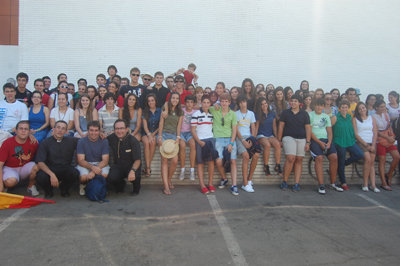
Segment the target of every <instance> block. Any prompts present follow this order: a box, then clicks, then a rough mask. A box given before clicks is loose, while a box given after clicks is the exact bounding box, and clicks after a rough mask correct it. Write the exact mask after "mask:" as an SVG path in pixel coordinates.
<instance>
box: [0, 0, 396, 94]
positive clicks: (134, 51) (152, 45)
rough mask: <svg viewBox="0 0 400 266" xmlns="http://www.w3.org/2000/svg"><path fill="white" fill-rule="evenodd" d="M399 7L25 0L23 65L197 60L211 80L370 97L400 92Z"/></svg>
mask: <svg viewBox="0 0 400 266" xmlns="http://www.w3.org/2000/svg"><path fill="white" fill-rule="evenodd" d="M399 10H400V1H396V0H381V1H375V0H352V1H348V0H314V1H312V0H302V1H298V0H276V1H275V0H260V1H256V0H248V1H238V0H229V1H228V0H222V1H217V0H202V1H195V0H175V1H164V0H147V1H123V0H116V1H99V0H88V1H81V0H70V1H61V0H35V1H29V0H21V1H20V45H19V48H20V51H19V60H18V61H19V66H18V71H20V70H21V71H26V72H27V73H28V74H29V75H30V77H31V80H32V81H33V79H34V78H37V77H41V76H43V75H50V76H51V77H52V78H53V79H54V80H55V78H56V75H57V74H58V73H60V72H66V73H67V74H68V76H69V80H70V81H73V82H76V80H77V79H78V78H80V77H85V78H87V79H88V80H89V82H90V83H94V82H95V76H96V74H98V73H105V72H106V68H107V66H108V65H109V64H115V65H116V66H117V67H118V69H119V71H120V73H119V74H120V75H122V76H127V75H128V73H129V69H130V68H131V67H133V66H138V67H139V68H140V69H141V70H142V72H150V73H154V72H155V71H158V70H161V71H163V72H164V73H165V74H169V73H171V72H174V71H175V70H177V69H178V68H180V67H183V66H184V67H186V66H187V64H188V63H190V62H194V63H196V64H197V66H198V70H197V72H198V74H199V76H200V79H199V84H200V85H202V86H211V87H214V85H215V83H216V82H217V81H221V80H222V81H224V82H225V83H226V84H227V85H228V87H231V86H233V85H240V84H241V81H242V80H243V79H244V78H246V77H250V78H252V79H253V80H254V82H255V83H264V84H266V83H270V82H271V83H273V84H275V85H283V86H286V85H290V86H292V87H293V88H294V89H297V88H298V86H299V83H300V81H301V80H302V79H307V80H309V81H310V85H311V87H312V88H317V87H321V88H323V89H326V90H327V89H331V88H334V87H337V88H339V89H341V90H342V91H343V90H345V89H346V88H348V87H350V86H352V87H356V88H360V89H361V91H362V92H363V96H362V98H364V97H365V96H366V94H367V93H370V92H371V93H377V92H381V93H385V94H387V92H388V91H389V90H392V89H396V90H398V86H399V84H400V75H399V73H400V64H399V62H400V52H399V51H400V49H399V47H400V34H399V33H400V30H399V29H400V16H399V15H398V11H399ZM5 65H6V64H4V63H2V64H1V69H0V70H1V71H0V72H3V69H4V68H7V66H5ZM15 74H16V73H14V75H13V76H15ZM53 84H54V83H53ZM31 87H33V85H32V84H31V86H30V88H31Z"/></svg>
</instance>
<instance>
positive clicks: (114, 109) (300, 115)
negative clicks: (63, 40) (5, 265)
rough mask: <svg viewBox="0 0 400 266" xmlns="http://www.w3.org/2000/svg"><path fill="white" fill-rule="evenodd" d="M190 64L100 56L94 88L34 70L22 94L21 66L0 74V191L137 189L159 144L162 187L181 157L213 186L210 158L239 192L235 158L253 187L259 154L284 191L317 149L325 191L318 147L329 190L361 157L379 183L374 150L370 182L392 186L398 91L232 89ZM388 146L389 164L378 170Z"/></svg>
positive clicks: (245, 85)
mask: <svg viewBox="0 0 400 266" xmlns="http://www.w3.org/2000/svg"><path fill="white" fill-rule="evenodd" d="M195 71H196V65H194V64H189V65H188V67H187V69H185V68H181V69H179V70H178V71H176V72H175V73H172V74H171V75H168V76H167V77H165V76H164V74H163V73H162V72H160V71H158V72H156V73H155V74H154V77H153V76H152V75H151V74H147V73H146V74H141V73H140V70H139V68H137V67H134V68H132V69H131V70H130V78H126V77H123V78H122V77H120V76H119V75H118V74H117V73H118V71H117V68H116V67H115V66H114V65H110V66H109V67H108V69H107V73H108V75H109V77H108V78H107V77H106V76H105V75H104V74H98V75H97V77H96V83H97V85H96V86H93V85H88V84H87V81H86V80H85V79H84V78H81V79H79V80H78V81H77V84H76V87H75V84H74V83H70V82H69V81H68V78H67V75H66V74H65V73H61V74H59V75H58V76H57V86H56V87H55V88H51V78H50V77H49V76H44V77H42V78H38V79H36V80H35V81H34V83H33V86H34V91H32V92H31V91H30V90H28V89H27V84H28V81H29V79H28V75H27V74H26V73H19V74H18V75H17V76H16V84H13V83H12V82H8V83H6V84H4V86H3V93H4V96H5V99H4V100H2V101H0V129H1V130H0V138H1V142H2V145H1V148H0V177H1V182H0V191H6V190H8V189H11V188H12V187H14V186H16V185H17V184H18V183H19V182H20V180H22V179H29V181H28V187H27V190H28V192H29V193H30V194H31V195H32V196H38V195H39V191H38V188H37V186H39V187H40V188H41V189H42V190H43V191H44V193H45V196H46V197H52V196H53V188H57V187H59V189H60V193H61V195H62V196H65V197H66V196H69V195H70V194H69V193H70V188H71V186H72V185H73V183H74V182H76V181H78V182H79V184H80V186H79V194H80V195H85V193H86V192H87V189H88V184H89V183H90V182H92V181H93V180H95V179H102V180H105V181H106V186H107V188H109V189H113V190H115V191H116V192H122V191H124V187H125V185H126V179H127V181H128V182H131V183H132V191H131V192H132V193H133V194H138V193H139V192H140V188H141V187H140V183H141V177H142V175H144V176H146V177H149V176H150V175H151V174H152V161H153V157H154V154H155V153H156V151H157V147H159V152H160V155H161V178H162V184H163V193H164V194H166V195H170V194H171V193H172V190H173V189H174V185H173V183H172V177H173V175H174V173H175V171H176V168H177V167H178V163H179V166H180V168H181V169H180V174H179V177H178V178H179V179H180V180H183V179H185V178H186V177H187V174H188V173H187V171H186V169H185V165H186V160H188V161H189V165H190V170H189V171H188V172H189V179H190V180H195V179H196V177H197V178H198V182H199V185H200V191H201V193H203V194H208V193H213V192H215V190H216V189H215V187H214V181H213V177H214V169H215V166H216V168H217V171H218V172H219V174H220V176H221V180H220V182H219V185H218V187H219V188H224V187H226V186H228V183H229V181H228V175H227V174H228V173H230V174H229V176H230V177H231V183H230V191H231V193H232V194H233V195H238V194H239V189H238V172H237V162H236V161H237V158H238V156H241V158H242V161H241V162H242V167H241V169H242V173H241V179H242V180H243V181H242V186H241V189H242V190H244V191H246V192H254V183H253V176H254V172H255V170H256V166H257V163H258V160H259V158H260V157H262V160H263V165H264V166H263V170H264V173H265V175H266V176H269V175H271V173H272V172H273V173H275V174H277V175H279V176H281V178H282V183H281V184H280V188H281V189H283V190H285V189H288V188H289V184H288V183H289V177H290V175H291V173H293V176H294V182H293V185H292V186H291V189H292V191H295V192H296V191H300V179H301V173H302V166H303V158H304V156H305V154H306V153H307V152H310V153H311V155H312V157H313V158H314V159H315V173H316V176H317V180H318V192H319V193H320V194H325V193H326V190H325V181H324V169H323V168H324V167H323V160H324V157H327V159H328V161H329V169H327V170H328V172H329V177H330V180H329V187H330V188H332V189H333V190H335V191H339V192H341V191H344V190H349V186H348V185H347V181H346V176H345V166H346V165H349V164H352V163H353V162H356V161H358V160H361V159H363V160H364V166H363V182H362V186H361V188H362V190H363V191H369V190H372V191H374V192H380V189H379V188H378V186H377V184H376V180H375V179H376V171H375V158H376V157H377V161H378V168H377V169H378V173H379V177H380V179H381V183H380V188H381V189H384V190H386V191H391V190H392V188H391V186H392V178H393V173H394V171H395V169H396V167H397V166H398V163H399V160H400V155H399V150H400V146H399V143H400V119H399V115H400V106H399V94H398V93H397V92H396V91H391V92H390V93H389V95H388V102H387V103H386V102H385V100H384V96H383V95H380V94H370V95H368V96H367V97H366V99H365V102H362V101H361V99H360V97H361V93H360V91H359V90H358V89H355V88H348V89H347V90H346V91H345V92H343V93H341V92H340V90H338V89H336V88H334V89H332V90H329V91H324V90H323V89H321V88H316V89H314V90H312V89H310V87H309V83H308V81H306V80H303V81H302V82H301V83H300V86H299V88H298V89H297V90H295V89H292V88H291V87H289V86H287V87H285V88H283V87H281V86H277V87H276V88H275V87H274V85H272V84H267V85H266V86H264V85H263V84H257V85H255V84H254V83H253V81H252V80H251V79H250V78H246V79H244V80H243V82H242V84H241V86H234V87H232V88H231V89H228V88H226V87H225V84H224V82H218V83H217V84H216V86H215V89H214V90H213V89H211V88H210V87H205V88H203V87H201V86H199V85H198V83H197V82H198V79H199V77H198V75H197V74H196V73H195ZM140 78H141V80H142V84H141V83H140V82H139V79H140ZM164 82H165V85H166V86H164ZM152 84H153V85H152ZM75 88H76V89H75ZM140 142H142V144H143V145H142V146H143V150H144V151H143V152H144V161H142V160H141V152H142V151H141V146H140ZM396 142H397V147H396ZM186 147H189V149H186ZM271 148H273V150H274V164H272V165H270V151H271ZM187 150H188V151H189V152H188V154H186V153H187V152H186V151H187ZM282 152H283V154H284V156H285V162H284V165H283V166H281V154H282ZM261 153H262V156H261ZM387 153H389V154H390V155H391V164H390V168H389V169H386V168H385V165H386V157H387ZM348 154H349V155H348ZM186 155H188V156H186ZM186 157H188V158H186ZM205 164H206V165H207V169H208V175H207V177H208V182H206V180H205V179H206V174H205V169H204V165H205ZM196 167H197V174H196ZM239 174H240V173H239ZM337 175H338V176H339V182H336V177H337ZM36 185H37V186H36Z"/></svg>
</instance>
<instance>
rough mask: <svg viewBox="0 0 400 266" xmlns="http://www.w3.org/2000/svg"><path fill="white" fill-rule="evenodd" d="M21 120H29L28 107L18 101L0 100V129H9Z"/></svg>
mask: <svg viewBox="0 0 400 266" xmlns="http://www.w3.org/2000/svg"><path fill="white" fill-rule="evenodd" d="M21 120H29V114H28V107H26V105H25V104H24V103H22V102H20V101H15V102H13V103H8V102H6V101H0V129H2V130H5V131H10V130H11V129H13V128H14V127H15V126H16V125H17V123H18V122H19V121H21Z"/></svg>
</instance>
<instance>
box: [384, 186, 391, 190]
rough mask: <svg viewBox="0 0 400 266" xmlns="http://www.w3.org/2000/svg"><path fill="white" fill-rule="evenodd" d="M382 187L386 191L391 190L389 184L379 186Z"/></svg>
mask: <svg viewBox="0 0 400 266" xmlns="http://www.w3.org/2000/svg"><path fill="white" fill-rule="evenodd" d="M381 188H382V189H384V190H386V191H392V188H391V187H389V186H381Z"/></svg>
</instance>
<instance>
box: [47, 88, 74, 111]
mask: <svg viewBox="0 0 400 266" xmlns="http://www.w3.org/2000/svg"><path fill="white" fill-rule="evenodd" d="M60 93H64V94H65V95H67V97H68V98H67V106H69V107H71V108H72V109H74V101H73V96H72V95H71V94H69V93H68V82H66V81H60V82H59V83H58V86H57V91H56V92H54V93H52V94H51V95H50V99H49V103H48V106H49V110H51V109H53V107H58V101H57V99H58V94H60Z"/></svg>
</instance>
